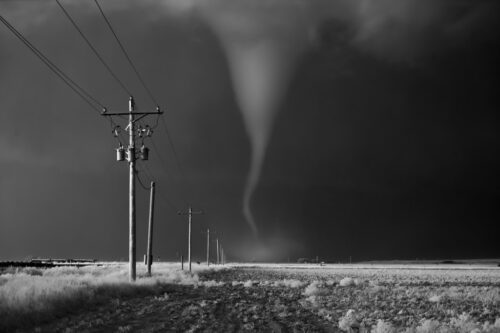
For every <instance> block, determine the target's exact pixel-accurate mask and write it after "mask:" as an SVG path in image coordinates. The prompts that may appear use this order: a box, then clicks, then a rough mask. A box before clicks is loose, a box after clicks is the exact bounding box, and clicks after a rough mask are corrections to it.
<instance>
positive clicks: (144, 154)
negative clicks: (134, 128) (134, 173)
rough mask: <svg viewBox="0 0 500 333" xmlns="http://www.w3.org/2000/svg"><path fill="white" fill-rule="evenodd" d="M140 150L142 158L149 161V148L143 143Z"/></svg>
mask: <svg viewBox="0 0 500 333" xmlns="http://www.w3.org/2000/svg"><path fill="white" fill-rule="evenodd" d="M139 152H140V157H141V160H143V161H147V160H148V159H149V148H148V147H146V146H144V145H142V146H141V150H140V151H139Z"/></svg>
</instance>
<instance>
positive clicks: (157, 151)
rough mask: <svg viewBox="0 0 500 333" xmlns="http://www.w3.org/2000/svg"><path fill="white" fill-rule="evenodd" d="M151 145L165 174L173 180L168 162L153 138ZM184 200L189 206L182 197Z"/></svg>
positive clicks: (187, 203) (186, 201)
mask: <svg viewBox="0 0 500 333" xmlns="http://www.w3.org/2000/svg"><path fill="white" fill-rule="evenodd" d="M151 145H152V147H153V150H154V151H155V152H156V155H157V156H158V159H159V160H160V162H161V163H160V164H161V165H162V167H163V170H165V174H166V175H167V177H168V178H169V179H173V177H172V176H171V175H170V172H169V171H168V168H167V162H165V160H164V159H163V158H162V156H161V154H160V151H159V149H158V147H157V146H156V143H155V142H154V141H153V138H151ZM182 198H183V201H184V202H185V203H186V205H189V202H188V200H186V198H185V197H184V196H182Z"/></svg>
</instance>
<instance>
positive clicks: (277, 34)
mask: <svg viewBox="0 0 500 333" xmlns="http://www.w3.org/2000/svg"><path fill="white" fill-rule="evenodd" d="M219 4H221V5H220V6H215V5H214V2H212V3H211V6H207V7H205V8H204V11H203V13H204V16H205V18H206V20H207V22H209V24H210V26H211V27H212V28H213V30H214V32H215V34H216V35H217V36H218V38H219V40H220V41H221V44H222V46H223V49H224V51H225V54H226V56H227V62H228V65H229V70H230V75H231V80H232V84H233V89H234V93H235V96H236V101H237V104H238V107H239V109H240V111H241V113H242V117H243V121H244V124H245V128H246V132H247V134H248V137H249V141H250V146H251V162H250V167H249V171H248V176H247V179H246V184H245V189H244V192H243V215H244V217H245V219H246V221H247V223H248V225H249V227H250V228H251V230H252V231H253V233H254V235H255V236H257V235H258V228H257V223H256V221H255V218H254V216H253V213H252V209H251V201H252V195H253V193H254V191H255V189H256V187H257V185H258V182H259V178H260V174H261V170H262V166H263V163H264V160H265V155H266V150H267V146H268V144H269V140H270V137H271V134H272V129H273V123H274V120H275V118H276V114H277V112H278V110H279V106H280V104H281V101H282V100H283V97H284V95H285V93H286V90H287V88H288V84H289V81H290V77H291V75H292V72H293V68H294V67H295V63H296V60H297V59H298V57H299V55H300V53H301V51H302V50H303V48H304V44H305V43H306V41H307V25H308V22H307V21H308V20H307V15H305V13H304V12H303V11H301V10H300V8H297V7H296V6H290V4H287V3H286V2H282V1H277V2H252V1H241V2H238V5H237V6H236V5H234V6H232V5H230V4H229V3H228V2H219ZM222 4H224V6H223V5H222ZM297 4H298V3H297Z"/></svg>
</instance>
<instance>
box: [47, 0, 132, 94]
mask: <svg viewBox="0 0 500 333" xmlns="http://www.w3.org/2000/svg"><path fill="white" fill-rule="evenodd" d="M56 2H57V4H58V5H59V7H60V8H61V10H62V11H63V13H64V14H65V15H66V17H67V18H68V20H69V21H70V22H71V23H72V25H73V27H74V28H75V29H76V30H77V31H78V33H79V34H80V36H81V37H82V38H83V40H84V41H85V42H86V43H87V45H88V46H89V48H90V49H91V50H92V51H93V52H94V54H95V56H96V57H97V59H99V61H100V62H101V63H102V64H103V66H104V67H105V68H106V69H107V70H108V72H109V73H110V74H111V76H112V77H113V78H114V79H115V81H116V82H117V83H118V84H119V85H120V87H122V89H123V90H124V91H125V93H126V94H127V96H132V93H131V92H130V90H128V89H127V87H126V86H125V84H124V83H123V82H122V81H121V80H120V79H119V78H118V76H116V74H115V73H114V72H113V70H111V67H109V65H108V64H107V63H106V61H104V59H103V58H102V57H101V55H100V54H99V52H97V50H96V48H95V47H94V46H93V45H92V43H91V42H90V40H89V39H88V38H87V37H86V36H85V34H84V33H83V31H82V30H81V29H80V27H78V24H77V23H76V22H75V20H73V18H72V17H71V15H70V14H69V13H68V11H67V10H66V9H65V8H64V6H63V5H62V4H61V3H60V2H59V0H56Z"/></svg>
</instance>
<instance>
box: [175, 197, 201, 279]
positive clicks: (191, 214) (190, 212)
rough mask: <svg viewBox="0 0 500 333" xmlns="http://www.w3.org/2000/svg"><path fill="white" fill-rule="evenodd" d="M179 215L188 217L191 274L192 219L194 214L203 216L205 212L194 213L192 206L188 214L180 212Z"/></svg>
mask: <svg viewBox="0 0 500 333" xmlns="http://www.w3.org/2000/svg"><path fill="white" fill-rule="evenodd" d="M177 214H178V215H187V216H188V261H189V272H191V219H192V216H193V215H194V214H196V215H201V214H203V211H201V210H200V211H193V209H192V208H191V206H189V208H188V210H187V212H184V211H178V212H177Z"/></svg>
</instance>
